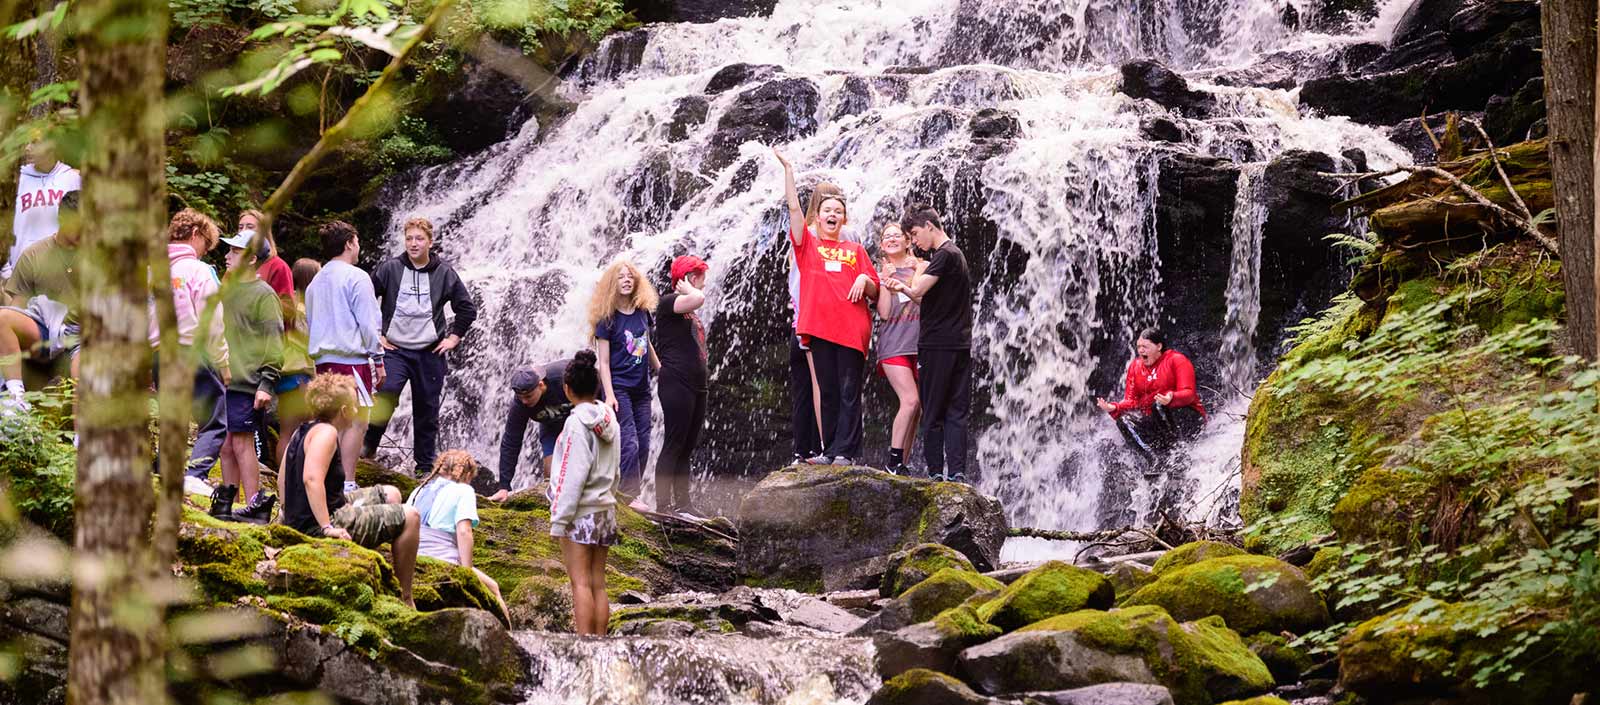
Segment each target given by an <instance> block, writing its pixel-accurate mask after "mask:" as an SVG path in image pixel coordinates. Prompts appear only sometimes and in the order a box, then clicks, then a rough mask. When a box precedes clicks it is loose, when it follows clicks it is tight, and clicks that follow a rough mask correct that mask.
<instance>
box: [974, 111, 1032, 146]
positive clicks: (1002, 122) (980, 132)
mask: <svg viewBox="0 0 1600 705" xmlns="http://www.w3.org/2000/svg"><path fill="white" fill-rule="evenodd" d="M967 131H968V132H969V133H971V135H972V138H973V139H975V140H986V139H1013V138H1016V137H1021V136H1022V123H1021V122H1019V121H1018V120H1017V116H1016V114H1015V113H1012V112H1010V111H1007V110H1000V109H999V108H984V109H982V110H979V111H978V113H977V114H976V115H973V116H972V120H970V121H968V122H967Z"/></svg>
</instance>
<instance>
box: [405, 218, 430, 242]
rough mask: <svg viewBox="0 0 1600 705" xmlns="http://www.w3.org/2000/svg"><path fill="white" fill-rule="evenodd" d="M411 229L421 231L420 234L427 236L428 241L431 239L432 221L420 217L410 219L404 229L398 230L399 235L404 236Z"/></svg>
mask: <svg viewBox="0 0 1600 705" xmlns="http://www.w3.org/2000/svg"><path fill="white" fill-rule="evenodd" d="M412 228H415V229H417V230H421V231H422V234H424V235H427V236H428V239H429V240H432V239H433V221H431V220H428V219H427V218H420V217H419V218H411V219H409V220H407V221H406V224H405V227H403V228H400V235H401V236H404V235H405V234H406V232H407V231H409V230H411V229H412Z"/></svg>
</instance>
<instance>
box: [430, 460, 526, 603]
mask: <svg viewBox="0 0 1600 705" xmlns="http://www.w3.org/2000/svg"><path fill="white" fill-rule="evenodd" d="M477 474H478V461H476V460H473V459H472V454H471V453H468V452H467V451H464V450H449V451H445V452H444V453H443V454H441V455H440V456H439V457H438V458H437V459H436V460H434V461H433V472H432V473H429V475H428V476H427V477H425V478H423V479H422V482H421V483H420V484H418V485H417V489H415V490H412V491H411V496H410V497H408V498H406V506H408V507H415V508H416V510H417V514H418V515H419V516H421V517H422V535H421V538H420V540H419V541H418V543H417V553H419V554H421V555H424V556H429V557H432V558H437V559H439V560H441V561H444V562H446V563H450V564H452V565H459V566H462V567H465V568H472V572H473V573H476V574H477V576H478V580H479V581H481V582H482V583H483V586H484V587H486V588H488V589H489V592H491V593H493V594H494V600H495V602H497V603H499V605H500V615H501V616H502V617H504V618H505V619H506V622H507V623H508V624H509V623H510V621H511V616H510V613H508V612H507V611H506V601H505V598H504V597H502V596H501V595H500V584H499V583H496V582H495V581H494V579H493V578H490V577H489V576H488V575H487V574H485V573H484V572H483V571H481V570H478V569H477V568H476V567H474V566H473V565H472V545H473V535H472V527H474V526H477V525H478V494H477V493H476V492H474V491H473V490H472V485H470V484H467V483H469V482H471V481H472V478H473V477H476V476H477Z"/></svg>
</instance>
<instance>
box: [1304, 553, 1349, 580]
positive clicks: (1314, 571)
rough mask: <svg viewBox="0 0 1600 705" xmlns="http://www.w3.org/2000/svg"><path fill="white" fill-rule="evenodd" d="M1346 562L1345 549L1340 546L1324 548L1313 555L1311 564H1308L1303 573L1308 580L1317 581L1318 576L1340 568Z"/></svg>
mask: <svg viewBox="0 0 1600 705" xmlns="http://www.w3.org/2000/svg"><path fill="white" fill-rule="evenodd" d="M1343 561H1344V549H1343V548H1340V547H1338V546H1324V547H1322V548H1319V549H1317V552H1316V553H1313V554H1311V562H1310V563H1307V564H1306V567H1305V568H1304V569H1303V571H1304V572H1305V574H1306V579H1308V580H1316V579H1317V577H1318V576H1320V575H1322V574H1323V573H1326V572H1328V571H1330V570H1333V569H1335V568H1338V567H1339V565H1340V563H1341V562H1343Z"/></svg>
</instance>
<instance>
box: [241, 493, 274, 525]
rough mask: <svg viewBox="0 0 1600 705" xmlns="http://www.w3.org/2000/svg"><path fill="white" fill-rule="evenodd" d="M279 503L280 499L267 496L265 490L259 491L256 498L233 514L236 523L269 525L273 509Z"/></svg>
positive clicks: (252, 498)
mask: <svg viewBox="0 0 1600 705" xmlns="http://www.w3.org/2000/svg"><path fill="white" fill-rule="evenodd" d="M277 503H278V498H277V497H275V496H273V495H270V494H267V493H266V491H265V490H257V491H256V494H255V496H254V497H251V498H250V501H249V502H248V503H247V504H245V505H244V509H240V510H239V511H237V512H234V513H233V518H234V520H235V521H245V522H249V523H251V524H268V523H271V522H272V507H273V506H274V505H276V504H277Z"/></svg>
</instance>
